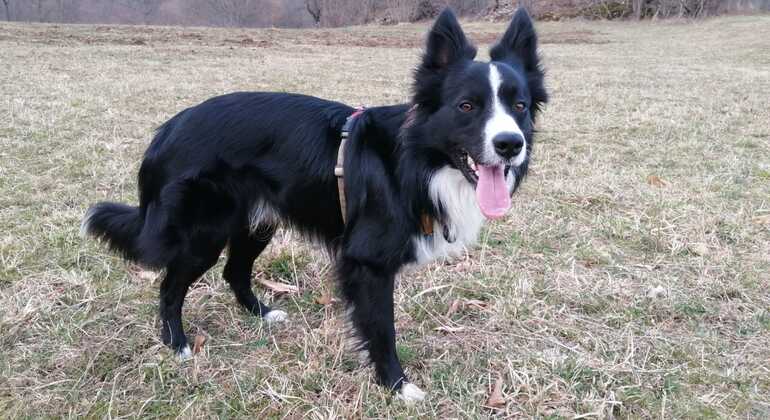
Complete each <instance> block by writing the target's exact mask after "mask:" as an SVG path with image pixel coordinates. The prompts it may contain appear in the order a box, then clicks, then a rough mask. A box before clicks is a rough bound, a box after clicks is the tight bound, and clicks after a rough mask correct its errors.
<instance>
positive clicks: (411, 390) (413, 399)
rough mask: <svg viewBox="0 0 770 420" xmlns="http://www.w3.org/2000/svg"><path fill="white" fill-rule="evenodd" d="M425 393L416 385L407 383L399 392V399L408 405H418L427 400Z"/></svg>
mask: <svg viewBox="0 0 770 420" xmlns="http://www.w3.org/2000/svg"><path fill="white" fill-rule="evenodd" d="M425 395H427V394H426V393H425V391H423V390H421V389H420V388H418V387H417V385H415V384H411V383H406V384H404V386H402V387H401V389H399V390H398V398H399V399H400V400H403V401H404V402H405V403H407V404H414V403H418V402H420V401H422V400H424V399H425Z"/></svg>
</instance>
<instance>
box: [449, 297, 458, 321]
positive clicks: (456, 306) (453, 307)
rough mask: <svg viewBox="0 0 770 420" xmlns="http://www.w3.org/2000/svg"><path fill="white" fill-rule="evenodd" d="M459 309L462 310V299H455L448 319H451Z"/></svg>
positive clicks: (450, 307)
mask: <svg viewBox="0 0 770 420" xmlns="http://www.w3.org/2000/svg"><path fill="white" fill-rule="evenodd" d="M458 309H460V299H455V300H453V301H452V304H451V305H449V310H448V311H446V317H447V318H449V317H450V316H452V314H453V313H455V312H457V310H458Z"/></svg>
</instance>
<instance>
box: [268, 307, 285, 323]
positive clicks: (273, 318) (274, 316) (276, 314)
mask: <svg viewBox="0 0 770 420" xmlns="http://www.w3.org/2000/svg"><path fill="white" fill-rule="evenodd" d="M262 319H264V320H265V322H267V323H268V324H273V323H276V322H286V320H288V319H289V315H288V314H287V313H286V312H284V311H281V310H278V309H273V310H272V311H270V312H268V313H266V314H265V316H263V317H262Z"/></svg>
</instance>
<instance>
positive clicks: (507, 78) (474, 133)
mask: <svg viewBox="0 0 770 420" xmlns="http://www.w3.org/2000/svg"><path fill="white" fill-rule="evenodd" d="M475 56H476V48H475V47H474V46H473V45H471V44H470V43H469V42H468V40H467V39H466V37H465V34H464V33H463V30H462V28H460V24H459V23H458V21H457V19H456V18H455V16H454V14H453V13H452V11H451V10H449V9H446V10H444V11H443V12H442V13H441V15H440V16H439V17H438V19H436V22H435V23H434V25H433V28H432V29H431V31H430V33H429V34H428V40H427V46H426V49H425V53H424V56H423V58H422V62H421V64H420V66H419V67H418V68H417V71H416V73H415V83H414V98H413V102H414V104H416V105H417V108H416V112H417V116H416V117H415V124H416V125H418V126H419V127H415V128H418V129H419V130H420V132H421V134H422V135H420V136H419V137H420V139H421V141H422V142H423V144H422V145H423V146H425V147H429V148H431V149H433V150H437V151H440V152H441V153H442V154H443V155H445V156H446V158H447V160H448V162H449V163H450V164H451V165H452V166H454V167H455V168H456V169H458V170H460V171H461V172H462V173H463V174H464V175H465V178H466V179H467V180H468V182H470V183H472V184H474V185H475V187H476V195H477V199H478V201H479V207H480V208H481V210H482V212H483V213H484V215H485V216H487V217H489V218H494V217H500V216H502V215H503V214H504V213H505V212H506V211H507V210H508V208H509V207H510V196H511V194H512V193H513V191H514V190H515V188H516V186H518V184H519V182H520V180H521V179H522V178H523V177H524V175H525V174H526V171H527V166H528V163H529V156H530V153H531V151H532V140H533V138H532V134H533V122H534V120H535V117H536V116H537V114H538V112H539V111H540V110H541V108H542V106H543V104H544V103H545V102H546V101H547V98H548V97H547V94H546V91H545V87H544V85H543V76H544V74H543V70H542V68H541V66H540V63H539V58H538V54H537V35H536V34H535V29H534V27H533V25H532V20H531V19H530V17H529V15H528V14H527V12H526V11H525V10H524V9H519V10H518V11H517V12H516V14H515V15H514V17H513V20H512V21H511V24H510V26H509V27H508V29H507V30H506V31H505V34H504V35H503V36H502V37H501V39H500V40H499V41H498V42H497V44H495V45H494V46H492V48H491V50H490V57H491V61H490V62H480V61H474V58H475Z"/></svg>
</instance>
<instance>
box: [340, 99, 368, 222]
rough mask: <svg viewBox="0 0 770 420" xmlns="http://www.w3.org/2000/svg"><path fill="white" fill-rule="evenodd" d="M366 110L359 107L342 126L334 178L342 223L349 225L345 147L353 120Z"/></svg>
mask: <svg viewBox="0 0 770 420" xmlns="http://www.w3.org/2000/svg"><path fill="white" fill-rule="evenodd" d="M365 110H366V109H365V108H364V107H358V108H356V111H355V112H353V113H352V114H350V116H349V117H348V118H347V119H346V120H345V125H343V126H342V132H341V136H342V139H341V140H340V147H339V149H337V165H335V166H334V176H336V177H337V191H339V195H340V210H341V212H342V222H343V223H347V220H345V219H346V217H347V214H346V213H347V212H346V209H347V206H346V203H347V201H346V200H345V169H344V167H345V146H346V143H347V142H348V136H349V135H350V128H351V127H352V126H353V120H355V119H356V117H358V116H359V115H361V114H363V113H364V111H365Z"/></svg>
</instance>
